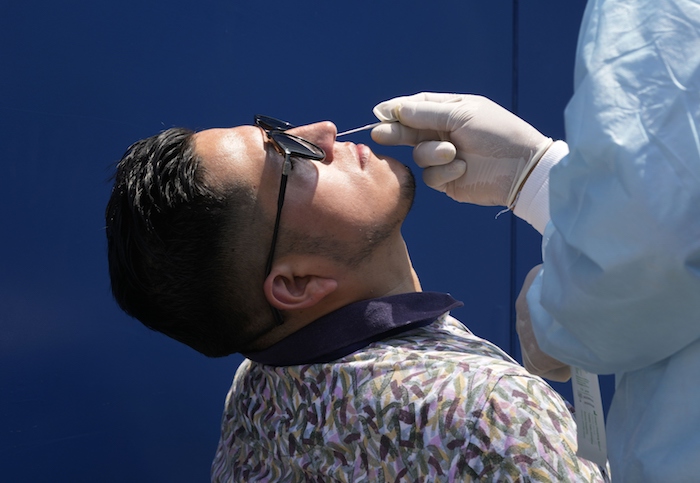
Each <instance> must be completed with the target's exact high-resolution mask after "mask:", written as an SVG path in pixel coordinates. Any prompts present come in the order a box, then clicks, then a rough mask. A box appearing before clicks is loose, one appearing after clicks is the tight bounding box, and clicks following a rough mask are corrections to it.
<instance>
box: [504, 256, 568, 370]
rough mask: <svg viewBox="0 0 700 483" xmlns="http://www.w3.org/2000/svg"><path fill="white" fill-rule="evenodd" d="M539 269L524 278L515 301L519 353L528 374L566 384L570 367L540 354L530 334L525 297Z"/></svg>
mask: <svg viewBox="0 0 700 483" xmlns="http://www.w3.org/2000/svg"><path fill="white" fill-rule="evenodd" d="M540 268H542V265H541V264H540V265H537V266H536V267H535V268H533V269H532V270H530V272H529V273H528V274H527V276H526V277H525V282H524V283H523V288H522V290H520V294H519V295H518V299H517V300H516V301H515V313H516V322H515V329H516V330H517V332H518V337H519V338H520V351H521V352H522V355H523V364H524V366H525V369H527V370H528V371H529V372H530V373H532V374H535V375H537V376H541V377H544V378H545V379H549V380H551V381H557V382H566V381H568V380H569V379H571V366H569V365H567V364H564V363H563V362H560V361H558V360H556V359H555V358H553V357H550V356H548V355H547V354H545V353H544V352H542V350H541V349H540V346H539V345H538V344H537V339H535V334H534V333H533V332H532V321H531V320H530V309H529V308H528V305H527V299H526V295H527V291H528V289H529V288H530V285H532V281H533V280H534V279H535V277H536V276H537V273H538V272H539V271H540Z"/></svg>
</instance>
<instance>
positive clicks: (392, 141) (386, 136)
mask: <svg viewBox="0 0 700 483" xmlns="http://www.w3.org/2000/svg"><path fill="white" fill-rule="evenodd" d="M371 136H372V140H374V142H376V143H379V144H384V145H388V146H397V145H398V146H415V145H416V144H418V143H419V142H420V133H419V132H418V131H416V130H415V129H412V128H410V127H406V126H403V125H401V124H399V123H398V122H391V123H387V124H380V125H379V126H377V127H375V128H374V129H372V132H371Z"/></svg>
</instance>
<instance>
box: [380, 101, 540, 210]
mask: <svg viewBox="0 0 700 483" xmlns="http://www.w3.org/2000/svg"><path fill="white" fill-rule="evenodd" d="M374 114H375V115H376V116H377V117H378V118H379V120H381V121H386V120H398V121H399V122H394V123H387V124H382V125H380V126H377V127H375V128H374V129H373V130H372V139H374V141H376V142H377V143H379V144H386V145H408V146H415V148H414V150H413V158H414V160H415V161H416V164H418V166H420V167H421V168H425V169H424V171H423V180H424V181H425V184H427V185H428V186H430V187H431V188H434V189H436V190H438V191H443V192H445V193H446V194H447V195H448V196H449V197H450V198H453V199H455V200H457V201H462V202H468V203H475V204H478V205H502V206H508V207H511V208H512V206H513V205H514V202H515V198H516V195H517V194H518V192H519V191H520V188H521V187H522V185H523V184H524V183H525V179H526V178H527V175H528V174H529V173H530V171H531V170H532V168H533V167H534V166H535V165H536V164H537V161H538V160H539V159H540V158H541V157H542V154H544V152H545V151H546V150H547V148H548V147H549V146H550V145H551V144H552V140H551V139H550V138H547V137H545V136H543V135H542V134H540V133H539V131H537V130H536V129H535V128H533V127H532V126H530V125H529V124H528V123H526V122H525V121H523V120H522V119H520V118H519V117H517V116H516V115H514V114H512V113H510V112H509V111H507V110H506V109H504V108H502V107H501V106H499V105H498V104H496V103H495V102H493V101H491V100H489V99H487V98H485V97H481V96H475V95H468V94H440V93H433V92H423V93H420V94H415V95H413V96H407V97H397V98H394V99H391V100H388V101H384V102H382V103H381V104H378V105H377V106H376V107H375V108H374Z"/></svg>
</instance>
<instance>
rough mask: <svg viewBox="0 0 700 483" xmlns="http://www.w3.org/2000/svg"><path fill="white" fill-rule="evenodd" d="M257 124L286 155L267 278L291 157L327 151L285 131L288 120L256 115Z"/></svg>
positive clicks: (279, 318) (277, 318)
mask: <svg viewBox="0 0 700 483" xmlns="http://www.w3.org/2000/svg"><path fill="white" fill-rule="evenodd" d="M255 125H256V126H258V127H259V128H261V129H262V130H263V131H265V134H266V135H267V139H268V140H269V141H270V142H271V143H272V145H273V146H274V148H275V149H276V150H277V152H279V153H280V154H282V155H284V165H283V166H282V178H281V180H280V190H279V193H278V195H277V215H276V216H275V228H274V230H273V232H272V245H271V246H270V251H269V254H268V256H267V263H266V264H265V278H267V276H268V275H270V272H271V271H272V260H273V259H274V257H275V247H276V246H277V233H278V232H279V226H280V215H281V214H282V205H284V193H285V191H286V190H287V177H288V175H289V172H290V171H291V170H292V168H293V167H294V166H293V165H292V161H291V158H302V159H311V160H313V161H322V160H323V159H325V157H326V153H325V152H324V151H323V149H321V148H320V147H318V146H316V145H315V144H314V143H312V142H310V141H307V140H306V139H303V138H300V137H299V136H295V135H293V134H289V133H287V132H285V131H287V130H288V129H292V128H293V127H295V126H294V125H293V124H290V123H288V122H286V121H280V120H279V119H275V118H274V117H269V116H262V115H260V114H256V115H255ZM272 314H273V315H274V317H275V321H276V322H277V324H278V325H282V323H283V320H282V314H280V312H279V310H277V309H275V308H274V307H273V308H272Z"/></svg>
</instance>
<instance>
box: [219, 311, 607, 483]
mask: <svg viewBox="0 0 700 483" xmlns="http://www.w3.org/2000/svg"><path fill="white" fill-rule="evenodd" d="M341 310H342V309H341ZM345 323H346V324H349V323H351V322H349V321H348V320H345ZM393 332H394V333H393V335H390V336H389V337H388V338H385V339H381V340H375V341H373V342H370V343H369V344H368V345H366V346H365V347H363V348H361V349H359V350H356V351H354V352H352V353H349V354H346V355H344V356H342V357H340V358H338V359H336V360H333V361H331V362H325V363H319V362H316V363H308V364H297V365H287V366H273V365H267V364H263V363H259V362H253V361H251V360H245V361H244V362H243V363H242V364H241V366H240V367H239V369H238V371H237V373H236V376H235V378H234V381H233V385H232V387H231V390H230V392H229V394H228V397H227V399H226V406H225V411H224V415H223V421H222V434H221V440H220V442H219V447H218V449H217V453H216V457H215V460H214V463H213V466H212V475H211V476H212V481H216V482H239V481H271V482H297V481H314V482H320V481H323V482H325V481H328V482H384V481H391V482H394V481H422V482H439V481H475V480H478V481H499V482H500V481H523V482H524V481H551V482H560V481H604V480H603V477H602V476H601V473H600V472H599V470H598V468H597V466H596V465H594V464H593V463H590V462H588V461H586V460H583V459H579V458H578V457H577V456H576V427H575V423H574V421H573V419H572V417H571V415H570V413H569V411H568V410H567V408H566V405H565V403H564V401H563V400H562V399H561V397H560V396H559V395H558V394H557V393H556V392H555V391H554V390H552V389H551V388H550V387H549V386H548V385H547V384H546V383H545V382H544V381H543V380H542V379H540V378H539V377H536V376H533V375H530V374H529V373H528V372H527V371H526V370H525V369H524V368H522V367H521V366H519V365H518V364H517V363H516V362H515V361H513V360H512V359H511V358H510V357H509V356H508V355H507V354H505V353H504V352H503V351H502V350H500V349H499V348H498V347H496V346H495V345H493V344H491V343H489V342H488V341H485V340H483V339H481V338H479V337H476V336H475V335H473V334H472V333H471V332H470V331H469V330H467V329H466V328H465V327H464V326H463V325H462V324H461V323H460V322H458V321H457V320H455V319H454V318H452V317H450V316H449V315H447V314H445V315H443V316H441V317H439V318H437V320H435V321H434V322H432V323H430V324H428V325H422V324H418V326H411V325H409V326H408V328H407V330H405V331H402V332H400V333H398V334H396V333H395V332H396V331H395V330H394V331H393Z"/></svg>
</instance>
